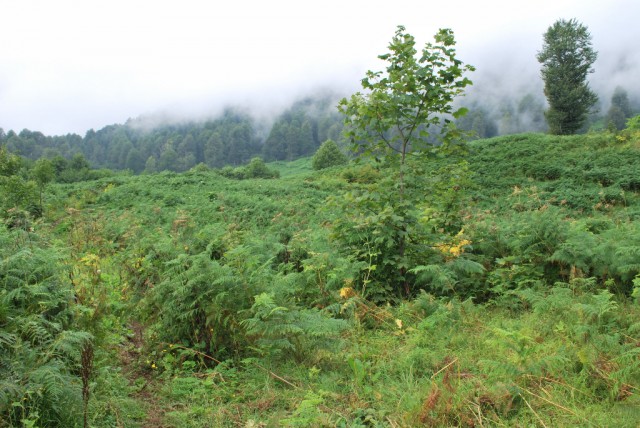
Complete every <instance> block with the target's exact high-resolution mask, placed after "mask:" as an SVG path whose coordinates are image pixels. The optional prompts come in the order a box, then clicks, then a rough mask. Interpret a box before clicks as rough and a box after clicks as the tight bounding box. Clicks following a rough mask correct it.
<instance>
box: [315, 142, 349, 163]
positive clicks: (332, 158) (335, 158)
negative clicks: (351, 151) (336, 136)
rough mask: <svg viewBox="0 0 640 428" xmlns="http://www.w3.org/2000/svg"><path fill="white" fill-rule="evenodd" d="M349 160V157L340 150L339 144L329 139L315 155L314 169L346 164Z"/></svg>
mask: <svg viewBox="0 0 640 428" xmlns="http://www.w3.org/2000/svg"><path fill="white" fill-rule="evenodd" d="M347 162H348V159H347V157H346V156H345V155H344V153H342V152H341V151H340V149H339V148H338V145H337V144H336V143H335V141H333V140H327V141H325V142H324V143H322V145H321V146H320V148H318V151H317V152H316V154H315V155H313V160H312V166H313V169H315V170H319V169H324V168H329V167H331V166H338V165H344V164H346V163H347Z"/></svg>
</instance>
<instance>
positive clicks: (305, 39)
mask: <svg viewBox="0 0 640 428" xmlns="http://www.w3.org/2000/svg"><path fill="white" fill-rule="evenodd" d="M593 3H596V2H593ZM597 3H601V2H597ZM639 9H640V8H639V6H638V5H636V4H635V2H632V1H630V0H617V1H615V0H614V1H610V2H607V3H606V4H605V3H604V2H602V4H586V2H578V1H563V0H556V1H551V0H544V1H539V2H513V1H506V0H492V1H485V2H473V1H468V0H464V1H459V2H456V3H451V6H445V4H444V3H441V2H439V3H434V2H429V1H424V0H421V1H403V0H400V1H395V2H388V1H379V0H373V1H351V2H347V1H337V0H328V1H324V2H317V3H313V4H307V3H301V2H299V1H298V2H294V1H283V0H275V1H270V2H258V1H247V0H244V1H235V2H211V1H205V0H183V1H181V2H175V1H158V0H156V1H150V0H126V1H125V0H112V1H110V2H104V1H93V0H85V1H79V0H78V1H74V0H58V1H55V2H52V1H46V0H39V1H37V0H21V1H4V2H2V3H1V5H0V14H1V15H2V16H3V25H2V26H0V40H2V41H3V43H2V44H0V126H1V127H3V128H5V130H7V129H15V130H20V129H22V128H29V129H32V130H40V131H43V132H45V133H66V132H79V133H84V131H86V130H87V129H89V128H92V127H93V128H100V127H102V126H104V125H107V124H109V123H114V122H124V121H125V120H126V119H127V118H129V117H135V116H138V115H140V114H145V113H150V112H154V111H158V110H166V109H176V110H181V111H183V112H184V113H185V114H198V113H200V114H202V113H206V112H207V111H211V110H215V109H216V108H218V107H219V106H220V104H222V103H227V102H232V101H234V100H240V102H244V101H246V99H248V98H252V99H255V100H256V103H257V104H261V105H264V106H268V105H269V103H268V102H267V101H268V100H270V99H276V100H282V99H287V98H288V97H292V96H293V95H294V94H295V93H297V92H299V91H302V90H311V89H312V88H313V87H315V86H327V85H337V86H340V87H341V88H356V87H357V85H358V83H359V80H360V78H362V77H363V74H364V71H366V70H367V69H369V68H372V69H378V68H379V67H380V65H379V63H378V61H377V59H376V56H377V55H378V54H380V53H383V52H384V51H385V49H386V46H387V44H388V41H389V40H390V38H391V36H392V35H393V32H394V30H395V27H396V25H398V24H403V25H405V26H406V27H407V30H408V31H409V32H410V33H412V34H414V35H415V36H416V39H417V40H418V42H419V43H420V44H422V43H424V42H426V41H428V40H430V39H431V37H432V36H433V34H434V33H435V32H436V31H437V29H438V28H439V27H450V28H452V29H453V30H454V31H455V33H456V37H457V39H458V46H459V48H458V50H459V53H460V57H461V58H462V59H463V60H465V61H466V62H469V63H471V64H474V65H476V66H477V67H478V72H477V75H478V76H480V75H481V74H482V73H487V74H491V73H494V74H495V73H501V74H499V75H502V76H503V79H502V80H503V82H504V85H505V86H509V87H510V88H511V87H515V86H517V82H518V80H519V79H520V78H523V77H525V76H524V74H525V72H527V71H528V72H529V73H530V75H528V76H526V79H527V80H531V79H532V77H531V76H533V78H535V77H536V76H537V67H538V65H537V63H536V62H535V53H536V51H537V50H538V49H539V47H540V45H541V37H542V33H543V32H544V31H545V30H546V28H547V27H548V26H549V25H550V24H551V23H552V22H553V21H555V20H556V19H558V18H571V17H576V18H578V19H579V20H581V21H582V22H583V23H585V24H586V25H587V26H589V28H590V29H591V33H592V35H593V40H594V46H595V47H596V49H598V50H600V55H601V56H600V58H601V59H602V61H607V63H603V64H599V65H597V66H598V67H600V68H601V69H602V70H606V69H608V67H609V66H610V64H611V62H612V61H613V60H614V59H615V60H616V61H617V58H619V57H620V55H621V54H620V53H615V52H622V50H623V49H628V50H629V52H630V53H631V55H630V56H628V62H629V64H631V65H632V66H633V67H637V58H638V56H637V52H638V50H637V48H636V47H635V45H634V43H636V40H638V39H639V37H638V32H639V30H638V29H637V28H638V27H637V26H636V25H635V23H634V22H633V20H634V19H635V18H636V17H637V16H639V15H640V14H639V13H638V12H639ZM636 69H637V68H634V71H635V70H636ZM523 70H524V71H523ZM621 76H622V75H621ZM630 76H631V74H627V75H624V79H625V80H626V79H627V78H630ZM594 77H597V74H596V75H594ZM620 79H621V80H622V79H623V78H622V77H621V78H620ZM481 80H482V79H479V81H481ZM605 80H606V79H605ZM514 85H515V86H514ZM496 89H499V88H496Z"/></svg>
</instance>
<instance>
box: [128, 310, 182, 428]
mask: <svg viewBox="0 0 640 428" xmlns="http://www.w3.org/2000/svg"><path fill="white" fill-rule="evenodd" d="M130 327H131V330H132V331H133V336H132V337H130V338H129V340H128V341H127V342H125V343H124V344H123V346H122V349H121V351H120V360H121V363H122V373H123V375H124V376H125V377H126V378H127V379H128V380H129V384H130V385H141V386H140V387H139V389H138V391H137V392H135V393H134V394H133V398H135V399H136V400H137V401H138V402H139V403H140V407H142V408H143V409H144V411H145V413H146V417H145V420H144V421H143V422H142V425H141V426H142V427H145V428H147V427H148V428H170V427H171V426H170V425H166V424H165V421H164V413H165V410H164V408H163V406H162V405H161V403H160V401H159V400H158V394H157V392H156V390H157V389H158V388H159V385H158V383H157V381H156V380H155V379H153V376H152V375H151V374H150V373H148V372H146V371H145V370H142V369H141V368H140V361H139V360H140V350H141V349H143V346H144V336H143V331H144V326H143V325H142V324H140V323H139V322H137V321H133V322H132V323H131V324H130Z"/></svg>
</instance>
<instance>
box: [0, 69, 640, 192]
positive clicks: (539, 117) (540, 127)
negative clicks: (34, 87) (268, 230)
mask: <svg viewBox="0 0 640 428" xmlns="http://www.w3.org/2000/svg"><path fill="white" fill-rule="evenodd" d="M481 73H482V71H481V70H479V71H478V72H477V74H479V75H480V76H481ZM494 83H495V82H487V81H483V80H482V78H481V77H480V78H479V79H477V82H476V85H474V86H472V87H470V89H469V90H468V91H467V95H466V96H465V97H463V98H461V99H459V100H457V101H456V107H465V108H467V109H468V114H467V115H466V116H463V117H460V118H458V119H456V121H455V122H456V125H457V126H458V127H459V128H461V129H462V130H465V131H471V135H472V137H471V138H490V137H494V136H498V135H508V134H514V133H521V132H547V131H548V130H549V127H548V125H547V122H546V119H545V109H546V108H547V104H546V100H545V97H544V94H543V93H542V91H541V90H540V91H536V90H535V89H536V88H534V87H533V85H531V87H527V86H523V88H524V89H520V90H511V89H508V88H501V87H495V86H493V85H494ZM633 89H634V87H633V85H632V82H629V86H625V85H622V86H618V87H617V88H616V89H615V90H614V91H613V92H612V93H599V94H598V96H599V98H600V100H601V101H600V104H599V105H598V106H597V109H598V110H599V113H596V114H590V115H588V116H587V117H586V119H585V123H584V125H583V126H582V128H581V130H588V129H598V130H600V129H605V128H609V129H618V130H620V129H623V128H624V126H625V122H626V120H627V119H628V118H630V117H632V116H634V115H635V114H637V113H638V112H640V96H639V95H638V94H637V93H635V92H633ZM342 95H343V94H336V93H331V92H324V93H316V94H313V95H310V96H306V97H303V98H300V99H299V100H298V101H295V102H293V103H292V104H291V105H290V106H289V107H288V108H286V109H285V110H284V111H282V112H280V113H278V114H276V115H275V116H272V117H271V118H270V119H268V120H266V119H261V118H260V116H259V115H256V114H253V113H252V112H250V111H249V110H247V109H239V108H231V107H229V108H226V109H224V110H223V111H222V112H221V113H220V114H219V115H218V116H216V117H213V118H210V119H207V120H200V121H195V120H194V121H176V120H173V121H172V120H170V119H166V118H156V117H153V116H151V117H140V118H135V119H129V120H128V121H127V122H126V123H124V124H113V125H108V126H105V127H103V128H101V129H99V130H93V129H91V130H89V131H87V132H86V134H85V135H84V136H80V135H77V134H67V135H61V136H47V135H44V134H43V133H41V132H38V131H31V130H28V129H24V130H22V131H20V132H15V131H13V130H9V131H6V132H5V131H4V130H3V129H2V128H0V145H1V146H4V147H6V149H7V150H8V152H10V153H13V154H16V155H19V156H22V157H24V158H27V159H31V160H37V159H39V158H42V157H44V158H48V159H51V160H52V162H53V164H54V168H55V170H56V181H66V182H70V181H76V180H79V179H87V178H88V177H89V175H88V174H89V173H88V172H87V171H88V170H89V169H90V168H103V169H104V168H108V169H112V170H130V171H132V172H133V173H134V174H140V173H144V172H148V173H153V172H160V171H164V170H168V171H175V172H180V171H186V170H189V169H191V168H193V167H194V166H196V165H198V164H204V165H206V166H208V167H211V168H223V167H225V166H233V167H236V166H240V165H245V164H247V163H249V161H250V160H251V159H253V158H254V157H261V158H262V159H264V160H265V161H267V162H269V161H277V160H294V159H298V158H300V157H305V156H311V155H313V154H314V153H315V152H316V151H317V150H318V148H319V147H320V145H321V144H322V143H323V142H324V141H326V140H329V139H331V140H333V141H335V142H336V143H337V144H338V146H340V147H341V148H345V146H346V145H347V142H346V141H345V140H344V137H343V135H342V131H343V123H342V117H341V115H340V113H339V112H338V110H337V108H336V105H337V102H338V99H339V98H340V97H341V96H342ZM609 100H610V102H608V101H609ZM94 175H95V174H94ZM98 175H99V174H98Z"/></svg>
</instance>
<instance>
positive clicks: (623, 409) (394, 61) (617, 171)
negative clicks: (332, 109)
mask: <svg viewBox="0 0 640 428" xmlns="http://www.w3.org/2000/svg"><path fill="white" fill-rule="evenodd" d="M416 54H417V52H416V50H415V48H414V39H413V37H411V36H410V35H408V34H406V33H404V28H402V27H399V29H398V32H397V33H396V37H395V38H394V39H393V41H392V43H391V45H390V53H389V54H387V55H383V56H381V58H382V59H383V60H385V61H388V62H389V67H388V68H387V70H386V74H385V73H384V72H381V73H373V72H369V73H368V77H367V78H365V80H364V81H363V84H364V87H365V88H364V89H365V90H366V91H365V93H364V94H356V95H354V96H353V97H352V98H351V99H350V100H346V99H345V100H344V101H343V102H342V103H341V109H342V110H343V111H344V112H345V113H347V119H346V133H347V135H348V137H349V139H350V140H351V139H352V142H353V143H354V146H355V148H356V149H357V152H358V153H356V154H357V155H358V156H357V160H356V161H353V162H348V163H346V164H344V165H333V166H332V167H331V168H323V169H317V168H315V164H316V159H318V158H321V157H322V156H323V151H324V150H327V151H328V150H332V151H334V152H335V149H337V147H336V146H335V145H332V144H330V143H327V144H326V145H323V146H322V147H325V149H321V150H320V151H318V152H317V154H316V156H317V157H314V159H311V158H309V157H307V158H299V159H297V160H295V161H292V162H284V161H283V160H279V161H276V162H273V163H265V162H264V161H263V160H262V158H259V157H257V156H255V154H256V153H255V152H253V151H251V150H249V147H250V146H248V145H243V144H240V143H238V141H240V140H241V139H242V138H244V137H247V136H250V135H252V134H251V126H250V125H249V123H248V122H247V121H245V120H244V119H243V117H242V116H237V115H227V116H225V117H224V119H221V120H222V122H224V123H220V124H218V125H220V126H219V127H218V126H216V127H212V128H206V126H207V125H205V129H207V130H208V131H211V134H210V138H211V142H212V145H210V146H206V147H205V148H206V149H207V150H206V151H205V152H203V153H201V155H202V156H204V157H205V162H202V161H199V156H200V155H199V154H197V153H198V149H197V147H198V145H197V144H195V147H196V149H194V150H195V152H191V151H189V150H190V149H189V150H187V149H184V150H185V152H184V153H182V152H181V150H182V149H178V150H176V149H175V147H176V145H175V144H173V143H171V144H170V141H173V140H171V138H169V139H168V140H166V145H165V147H166V150H164V151H162V152H161V153H159V156H158V158H157V159H156V157H155V156H151V157H149V158H148V159H149V160H148V161H147V162H146V163H145V169H146V170H147V173H146V174H140V175H133V174H131V173H130V172H124V173H116V172H112V171H105V170H102V171H96V170H91V169H89V167H88V161H87V158H85V157H84V156H83V155H81V154H76V155H74V156H73V157H71V158H70V160H66V158H64V157H62V156H53V157H48V156H42V157H40V159H39V160H37V161H35V162H33V161H30V160H28V159H26V158H23V157H19V156H17V155H15V154H13V153H11V152H10V151H8V150H7V149H5V147H4V146H0V190H1V191H2V196H3V198H2V199H0V209H1V211H0V219H1V220H2V224H0V428H5V427H13V426H22V427H79V426H84V427H88V426H91V427H136V426H140V427H143V426H167V427H211V426H215V427H238V426H242V427H267V426H294V427H308V426H320V427H321V426H327V427H329V426H331V427H333V426H335V427H344V428H347V427H350V428H351V427H353V428H355V427H390V428H395V427H414V426H434V427H435V426H516V427H525V426H526V427H529V426H541V427H547V426H554V427H555V426H559V427H563V426H566V427H573V426H594V427H600V426H611V427H635V426H637V421H638V420H640V394H639V392H640V391H639V386H638V385H640V346H639V345H640V263H638V260H639V257H638V256H639V254H640V226H638V224H640V223H639V222H638V220H639V217H640V166H639V165H640V116H636V117H633V118H631V119H628V120H627V121H626V128H624V129H622V130H617V129H615V130H614V129H613V128H611V129H610V130H605V131H600V132H592V133H589V134H584V135H574V136H555V135H544V134H534V133H530V134H513V135H508V136H502V137H496V138H491V139H480V140H476V141H473V142H470V143H464V142H463V140H462V136H463V133H462V132H460V131H459V130H458V129H456V128H455V127H454V126H453V125H452V123H453V122H454V120H453V119H454V118H455V117H456V116H458V117H459V118H460V119H462V118H463V116H462V114H463V113H464V112H465V109H454V108H453V106H452V101H453V97H454V96H455V95H457V94H459V93H460V92H461V91H462V89H463V88H464V87H465V86H467V85H468V84H470V82H469V81H468V80H467V79H466V78H465V77H463V72H464V71H465V67H463V66H462V64H461V63H460V61H459V60H457V59H456V58H455V52H454V50H453V35H452V34H451V33H450V32H449V31H447V30H444V31H441V32H440V33H438V35H437V36H436V39H435V44H427V45H426V47H425V49H424V50H423V51H422V52H421V56H418V57H416V56H415V55H416ZM427 94H437V96H431V95H429V96H425V95H427ZM532 104H533V101H531V100H529V101H528V102H526V103H523V105H524V107H523V111H524V110H527V109H529V107H527V106H531V105H532ZM307 107H309V106H307ZM305 111H306V110H305ZM434 114H436V115H437V116H432V115H434ZM302 117H304V115H302V114H300V113H295V114H294V112H289V114H288V116H286V117H283V118H282V120H281V123H280V125H279V128H280V129H281V131H282V130H284V129H285V128H286V129H287V133H286V135H290V136H291V140H288V141H289V143H291V142H293V141H298V140H299V141H301V142H303V143H304V144H303V147H306V148H305V149H304V150H302V149H300V148H295V145H293V144H289V143H287V144H285V145H284V146H285V147H290V148H291V150H293V152H292V153H297V154H296V155H295V156H294V155H291V156H289V155H286V156H283V157H282V158H281V157H279V156H276V155H274V153H277V152H278V151H277V150H276V151H274V152H270V155H269V156H267V155H266V154H265V156H266V157H267V159H268V160H271V159H289V158H294V157H297V156H298V155H302V154H303V152H305V153H306V151H307V150H309V153H307V154H310V153H312V152H311V151H310V150H311V149H310V147H311V144H310V140H305V138H303V137H302V136H301V135H298V136H295V132H293V131H291V130H292V129H298V125H300V127H301V128H300V129H302V127H304V128H305V129H306V128H307V125H305V123H307V124H308V127H309V128H310V129H311V133H312V135H315V134H313V133H314V132H316V131H317V132H318V133H317V135H318V136H319V135H321V134H322V133H320V129H325V131H326V133H328V134H330V133H331V132H333V131H331V132H330V131H329V129H333V130H335V128H333V127H332V126H329V127H327V126H326V125H327V124H328V123H330V122H331V121H330V120H329V121H328V122H326V123H325V125H322V126H321V125H320V122H315V124H316V125H317V127H315V125H313V124H312V123H311V122H312V121H311V120H306V119H305V120H302ZM476 118H477V117H476ZM223 125H224V126H223ZM213 128H215V129H213ZM123 129H124V128H118V127H114V128H113V129H112V130H111V131H113V132H114V133H116V134H118V133H120V132H124V131H123ZM184 129H190V128H189V127H185V128H184ZM314 129H315V131H314ZM479 129H480V128H479ZM111 131H109V132H111ZM223 131H224V132H223ZM289 131H291V132H289ZM157 132H159V133H162V132H165V130H161V131H157ZM279 132H280V131H279ZM282 132H284V131H282ZM223 133H224V136H223ZM153 134H154V131H151V135H153ZM155 135H156V136H158V135H159V134H155ZM242 135H244V137H242ZM282 135H285V134H282ZM324 136H325V137H326V135H324ZM14 137H15V135H12V136H9V140H11V141H12V142H13V143H16V141H17V140H16V139H15V138H14ZM94 137H95V135H94ZM114 138H115V137H114ZM287 138H289V137H287ZM186 139H188V135H187V136H185V137H184V139H182V140H181V141H182V143H184V140H186ZM227 139H228V140H227ZM282 139H285V137H284V136H281V137H278V138H274V139H273V140H272V141H271V142H270V143H269V145H270V146H271V147H272V148H273V147H277V146H278V144H279V143H280V142H281V140H282ZM327 139H329V138H324V140H327ZM195 140H197V139H195V138H194V139H193V140H192V141H195ZM249 140H250V141H253V142H254V143H256V144H257V140H253V139H252V138H249ZM120 141H121V142H120V143H118V144H121V145H123V146H127V144H126V142H125V141H124V140H120ZM140 141H144V138H142V139H141V140H140ZM216 141H218V142H222V141H233V142H234V143H238V144H237V145H235V146H233V147H232V146H230V145H227V144H220V145H218V144H217V143H216ZM243 141H244V140H243ZM247 141H248V140H247ZM305 141H306V142H305ZM245 142H246V141H245ZM174 143H175V141H174ZM182 143H181V144H182ZM214 143H215V144H214ZM265 144H266V143H265ZM7 146H9V144H7ZM179 146H180V145H179V144H178V147H179ZM329 146H333V148H329V149H327V148H326V147H329ZM33 147H37V146H36V145H34V146H33ZM33 147H32V148H33ZM149 147H151V146H149ZM213 148H215V149H216V150H217V149H221V150H223V152H224V151H225V150H230V152H224V153H231V152H233V153H235V154H234V155H233V156H236V155H237V156H238V158H237V159H243V160H246V161H249V160H250V161H249V162H248V164H246V165H239V164H238V163H239V162H238V163H236V162H229V164H227V165H225V166H223V165H221V164H220V165H218V164H216V165H212V164H211V162H207V161H206V158H207V156H213V155H212V154H211V153H212V152H210V150H213ZM94 149H96V150H103V149H104V147H102V146H100V145H96V146H94ZM132 150H138V151H139V153H138V154H139V156H138V155H135V156H133V155H131V156H130V154H131V153H132ZM265 150H266V149H265ZM297 150H299V151H297ZM125 152H127V153H128V154H127V156H126V157H127V159H129V160H131V163H132V165H133V164H136V165H137V167H136V168H138V169H139V168H140V165H141V163H142V160H143V159H144V158H145V155H146V153H145V152H143V150H141V149H140V148H137V147H135V148H133V149H130V150H128V151H126V150H123V151H121V154H123V153H125ZM133 153H136V152H133ZM206 153H209V155H207V154H206ZM265 153H266V152H265ZM363 154H366V155H367V156H362V155H363ZM328 157H331V158H332V156H328ZM186 159H190V161H189V162H186V161H185V160H186ZM209 159H212V158H211V157H210V158H209ZM216 159H219V158H216ZM221 159H226V160H228V159H229V158H225V157H223V158H221ZM234 159H236V158H235V157H234ZM192 161H193V162H196V163H193V162H192ZM172 162H178V163H179V164H180V165H181V166H180V169H186V171H184V172H174V171H163V172H159V173H154V171H157V170H162V169H166V167H167V166H168V165H170V164H171V163H172ZM216 162H217V161H216ZM332 163H333V161H332ZM218 168H220V169H218ZM132 169H133V168H132Z"/></svg>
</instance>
